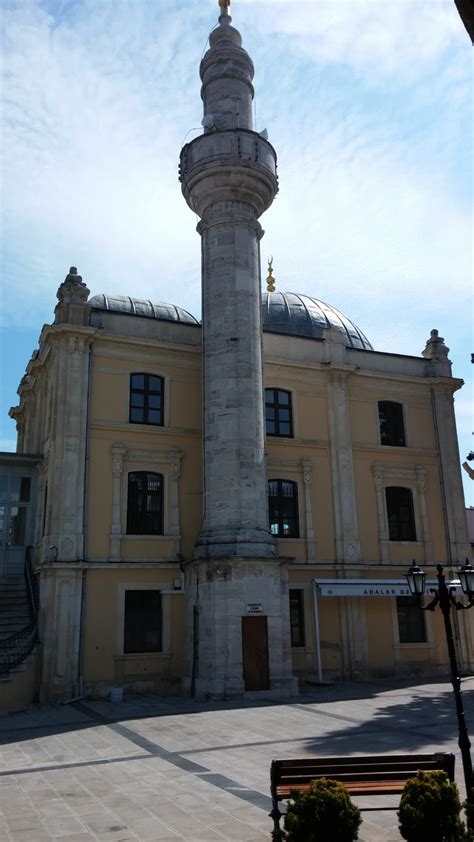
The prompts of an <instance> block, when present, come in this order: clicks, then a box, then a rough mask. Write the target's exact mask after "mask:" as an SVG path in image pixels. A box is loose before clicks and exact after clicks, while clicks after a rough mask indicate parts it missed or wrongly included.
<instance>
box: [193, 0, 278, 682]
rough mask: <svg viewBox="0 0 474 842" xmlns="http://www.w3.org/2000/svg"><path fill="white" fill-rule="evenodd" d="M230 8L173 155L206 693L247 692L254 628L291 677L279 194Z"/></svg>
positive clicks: (226, 0) (196, 671)
mask: <svg viewBox="0 0 474 842" xmlns="http://www.w3.org/2000/svg"><path fill="white" fill-rule="evenodd" d="M229 5H230V0H219V6H220V11H221V14H220V17H219V25H218V27H217V28H216V29H214V30H213V31H212V32H211V35H210V38H209V42H210V49H209V50H208V51H207V53H206V54H205V56H204V58H203V60H202V61H201V67H200V74H201V79H202V89H201V96H202V99H203V103H204V118H203V121H202V124H203V126H204V133H203V135H202V136H200V137H197V138H196V139H195V140H193V141H192V142H191V143H189V144H187V145H186V146H184V148H183V149H182V151H181V158H180V178H181V182H182V190H183V195H184V197H185V199H186V201H187V203H188V205H189V206H190V208H191V209H192V210H193V211H194V212H195V213H196V214H198V216H199V217H200V222H199V224H198V228H197V230H198V232H199V234H200V235H201V240H202V307H203V413H204V453H203V457H204V489H203V492H204V518H203V524H202V529H201V532H200V534H199V536H198V539H197V542H196V547H195V552H194V561H193V563H192V564H191V565H189V566H188V576H187V592H188V597H189V600H190V606H191V607H192V609H193V611H194V618H193V620H192V624H193V627H194V634H193V635H191V637H190V640H189V647H188V649H189V651H190V654H193V658H192V663H191V660H190V663H189V665H188V681H189V685H190V686H191V687H192V689H195V690H196V692H198V693H199V694H200V695H213V696H223V695H224V696H225V695H233V694H238V693H240V692H243V690H244V689H256V688H254V687H252V684H253V683H255V682H254V681H253V679H251V678H250V679H249V677H248V676H249V670H251V669H252V668H253V667H252V665H249V664H248V663H246V657H247V656H246V643H245V640H246V639H247V637H248V635H249V634H250V635H251V634H254V633H255V634H257V635H258V634H260V637H262V635H263V636H265V635H266V639H267V640H268V645H267V644H265V645H266V658H267V672H268V676H267V681H266V688H267V689H268V688H270V689H278V688H280V689H281V687H283V685H285V686H286V689H288V687H289V686H290V685H292V680H291V665H290V651H289V622H288V604H287V603H288V590H287V584H285V583H286V582H287V571H286V565H285V562H284V561H283V560H280V559H277V558H276V544H275V539H274V537H273V536H272V535H271V533H270V531H269V528H268V512H267V480H266V469H265V453H264V417H263V378H262V338H261V317H260V308H261V292H260V248H259V241H260V239H261V237H262V235H263V231H262V228H261V226H260V223H259V222H258V218H259V217H260V216H261V214H262V213H263V212H264V211H265V210H266V209H267V208H268V207H269V206H270V205H271V203H272V201H273V199H274V198H275V195H276V193H277V190H278V181H277V176H276V153H275V150H274V149H273V147H272V146H271V144H270V143H269V142H268V140H266V139H265V138H264V137H263V136H262V135H259V134H258V133H257V132H255V131H254V130H253V117H252V100H253V94H254V90H253V85H252V79H253V75H254V68H253V63H252V60H251V59H250V57H249V55H248V54H247V52H246V51H245V50H244V49H243V48H242V46H241V45H242V39H241V36H240V34H239V32H238V31H237V30H236V29H235V28H234V27H233V26H232V25H231V21H232V18H231V17H230V15H229V11H228V7H229ZM252 606H253V607H252ZM252 610H254V611H258V612H260V615H259V617H258V618H257V617H250V616H248V615H249V612H250V611H252ZM197 617H198V618H199V622H198V621H197ZM249 619H252V620H257V619H258V621H259V622H260V625H261V627H262V629H261V632H260V633H259V632H257V631H256V629H257V625H258V623H254V628H253V629H251V628H250V627H251V626H252V623H249V622H248V621H249ZM264 621H265V622H264ZM189 622H190V624H191V617H189ZM197 625H198V626H199V628H197ZM264 625H265V631H263V626H264ZM262 639H263V638H262ZM262 645H263V644H262ZM262 657H263V655H262ZM247 660H248V657H247ZM262 670H263V671H265V670H264V667H263V666H262V665H260V667H258V668H257V672H259V671H260V672H262ZM244 673H245V678H244ZM264 683H265V681H264ZM262 689H263V688H262Z"/></svg>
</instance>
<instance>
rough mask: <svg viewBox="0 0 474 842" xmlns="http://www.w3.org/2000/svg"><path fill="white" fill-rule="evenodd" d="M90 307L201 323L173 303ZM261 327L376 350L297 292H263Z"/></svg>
mask: <svg viewBox="0 0 474 842" xmlns="http://www.w3.org/2000/svg"><path fill="white" fill-rule="evenodd" d="M89 304H90V305H91V306H92V308H93V309H94V310H108V311H109V312H112V313H122V314H123V315H127V316H141V317H145V318H149V319H157V320H158V321H166V322H170V321H171V322H180V323H181V324H194V325H198V324H199V322H198V320H197V319H196V318H195V317H194V316H193V315H192V314H191V313H188V312H187V310H183V309H182V308H181V307H176V306H175V305H174V304H165V303H163V302H160V303H156V302H155V303H153V302H151V301H148V300H144V299H140V298H131V297H130V296H128V295H103V294H100V295H94V296H93V297H92V298H90V299H89ZM262 327H263V330H264V331H266V332H267V333H282V334H284V335H286V336H301V337H304V338H305V339H324V336H323V332H324V331H325V330H330V329H332V330H338V331H340V333H342V335H343V336H344V338H345V340H346V345H347V346H348V347H349V348H358V349H360V350H363V351H373V350H374V349H373V347H372V345H371V344H370V342H369V340H368V339H367V337H366V336H365V334H363V333H362V331H361V330H360V328H358V327H357V325H355V324H354V322H352V321H351V320H350V319H348V318H347V316H345V315H344V313H341V312H340V310H337V309H336V307H332V306H331V305H330V304H326V303H325V302H324V301H319V299H318V298H312V297H311V296H309V295H299V294H298V293H295V292H264V293H262Z"/></svg>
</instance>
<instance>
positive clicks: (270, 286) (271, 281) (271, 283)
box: [267, 257, 275, 292]
mask: <svg viewBox="0 0 474 842" xmlns="http://www.w3.org/2000/svg"><path fill="white" fill-rule="evenodd" d="M267 292H275V278H274V277H273V257H271V258H270V260H269V261H268V278H267Z"/></svg>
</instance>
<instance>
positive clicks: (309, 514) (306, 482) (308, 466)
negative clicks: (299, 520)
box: [301, 457, 317, 561]
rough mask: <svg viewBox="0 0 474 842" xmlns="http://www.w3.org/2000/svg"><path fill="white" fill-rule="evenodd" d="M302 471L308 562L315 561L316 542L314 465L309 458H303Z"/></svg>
mask: <svg viewBox="0 0 474 842" xmlns="http://www.w3.org/2000/svg"><path fill="white" fill-rule="evenodd" d="M301 469H302V474H303V488H304V507H305V520H306V553H307V559H308V561H315V560H316V558H317V554H316V541H315V536H314V526H313V499H312V493H311V492H312V484H313V463H312V461H311V459H309V458H308V457H303V458H302V460H301Z"/></svg>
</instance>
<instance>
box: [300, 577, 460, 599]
mask: <svg viewBox="0 0 474 842" xmlns="http://www.w3.org/2000/svg"><path fill="white" fill-rule="evenodd" d="M313 582H314V584H315V585H316V588H317V590H318V595H319V596H410V590H409V588H408V584H407V580H406V579H313ZM446 584H447V586H448V588H454V590H455V592H456V593H457V594H459V595H461V594H462V589H461V583H460V581H459V579H453V580H452V581H451V582H446ZM437 587H438V582H437V581H436V580H435V579H433V580H432V581H427V582H426V584H425V595H426V596H431V588H437Z"/></svg>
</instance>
